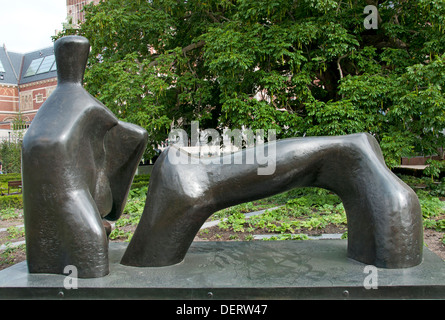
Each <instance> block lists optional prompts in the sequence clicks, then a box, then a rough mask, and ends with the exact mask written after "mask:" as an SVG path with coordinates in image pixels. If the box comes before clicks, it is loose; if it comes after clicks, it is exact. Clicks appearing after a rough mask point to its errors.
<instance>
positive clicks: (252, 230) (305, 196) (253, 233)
mask: <svg viewBox="0 0 445 320" xmlns="http://www.w3.org/2000/svg"><path fill="white" fill-rule="evenodd" d="M402 178H403V179H404V180H405V181H406V182H407V183H408V184H409V185H410V186H411V187H412V188H413V189H414V190H415V191H416V192H417V194H418V196H419V201H420V203H421V206H422V214H423V217H424V227H425V228H424V243H425V245H426V246H428V248H429V249H430V250H431V251H433V252H434V253H436V254H437V255H438V256H440V257H441V258H442V259H443V260H445V238H444V235H445V202H444V201H443V200H444V196H445V194H444V191H443V189H444V188H443V184H444V182H443V181H442V182H441V183H440V184H431V183H430V182H429V181H428V179H426V178H415V177H408V176H404V177H402ZM140 184H141V185H145V186H140V185H137V187H135V188H132V189H131V190H130V194H129V197H128V202H127V205H126V207H125V210H124V214H123V215H122V217H121V218H120V219H119V220H118V221H116V222H115V223H114V224H113V230H112V232H111V234H110V241H114V242H123V241H130V239H131V237H132V235H133V233H134V231H135V229H136V226H137V224H138V222H139V219H140V217H141V215H142V212H143V209H144V206H145V196H146V193H147V184H148V182H147V181H144V182H141V183H140ZM420 186H421V187H420ZM441 200H442V201H441ZM259 210H265V212H261V214H257V215H253V216H250V217H248V216H247V214H248V213H252V212H257V211H259ZM22 212H23V210H22V209H2V210H0V215H1V216H0V230H1V229H4V231H2V232H0V245H1V244H5V243H7V242H10V243H14V242H18V241H22V240H23V234H22V233H21V232H20V228H17V226H20V225H22V224H23V216H22ZM207 222H212V224H213V226H210V227H208V228H204V229H201V230H200V231H199V232H198V234H197V235H196V237H195V241H264V240H257V238H258V237H259V236H264V235H266V236H268V237H269V239H268V240H289V239H292V240H306V239H311V238H313V237H316V236H320V235H323V234H325V235H326V234H336V235H338V236H340V235H342V236H343V238H346V237H347V221H346V215H345V212H344V208H343V205H342V203H341V201H340V199H339V198H338V197H337V196H336V195H335V194H332V193H330V192H328V191H326V190H323V189H316V188H301V189H294V190H291V191H288V192H285V193H282V194H279V195H276V196H273V197H269V198H266V199H262V200H258V201H253V202H248V203H244V204H240V205H237V206H234V207H230V208H227V209H224V210H221V211H218V212H216V213H215V214H213V215H212V216H211V217H210V218H209V219H208V221H207ZM8 228H11V229H9V232H7V231H6V229H8ZM22 230H23V229H22ZM270 237H271V238H270ZM307 241H313V240H307ZM314 241H315V240H314ZM23 260H25V246H24V245H20V246H18V247H10V248H8V249H7V250H3V251H2V252H1V253H0V270H1V269H4V268H6V267H9V266H10V265H12V264H15V263H18V262H21V261H23Z"/></svg>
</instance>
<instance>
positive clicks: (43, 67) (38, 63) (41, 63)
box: [25, 54, 57, 77]
mask: <svg viewBox="0 0 445 320" xmlns="http://www.w3.org/2000/svg"><path fill="white" fill-rule="evenodd" d="M56 69H57V66H56V58H55V56H54V55H53V54H52V55H50V56H46V57H43V58H38V59H34V60H32V61H31V64H30V65H29V67H28V70H26V73H25V77H30V76H34V75H36V74H41V73H46V72H50V71H55V70H56Z"/></svg>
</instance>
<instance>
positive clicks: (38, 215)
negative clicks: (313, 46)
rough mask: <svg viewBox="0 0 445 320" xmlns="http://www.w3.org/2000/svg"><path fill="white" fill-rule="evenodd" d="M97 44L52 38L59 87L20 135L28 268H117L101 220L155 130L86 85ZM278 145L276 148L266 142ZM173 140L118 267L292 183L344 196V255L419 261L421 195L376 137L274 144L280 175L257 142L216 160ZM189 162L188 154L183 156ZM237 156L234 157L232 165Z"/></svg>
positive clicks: (170, 247) (164, 252)
mask: <svg viewBox="0 0 445 320" xmlns="http://www.w3.org/2000/svg"><path fill="white" fill-rule="evenodd" d="M88 53H89V42H88V40H87V39H85V38H83V37H79V36H68V37H64V38H61V39H59V40H58V41H56V43H55V55H56V59H57V67H58V86H57V89H56V90H55V91H54V93H53V94H52V95H51V96H50V97H49V98H48V100H47V101H46V102H45V104H44V105H43V106H42V107H41V108H40V110H39V112H38V113H37V116H36V117H35V119H34V120H33V122H32V124H31V126H30V128H29V129H28V132H27V133H26V135H25V137H24V141H23V161H22V166H23V173H22V175H23V178H22V179H23V200H24V215H25V228H26V245H27V261H28V269H29V271H30V272H31V273H59V274H62V273H63V270H64V268H65V267H66V266H67V265H74V266H76V267H77V269H78V276H79V277H84V278H87V277H101V276H104V275H106V274H107V273H108V272H109V267H108V240H107V234H106V233H107V231H106V230H107V228H106V227H105V226H104V225H106V223H105V222H104V221H105V220H116V219H118V218H119V216H120V215H121V213H122V210H123V207H124V205H125V201H126V196H127V194H128V190H129V187H130V184H131V182H132V179H133V176H134V173H135V171H136V168H137V165H138V163H139V161H140V159H141V157H142V154H143V152H144V149H145V147H146V144H147V139H148V138H147V132H146V131H145V130H144V129H142V128H140V127H138V126H136V125H133V124H128V123H123V122H121V121H119V120H118V119H117V118H116V117H115V116H114V115H113V114H112V113H111V112H110V111H109V110H108V109H107V108H106V107H105V106H103V105H102V104H101V103H100V102H99V101H98V100H96V99H95V98H93V97H92V96H90V95H89V94H88V93H87V92H86V91H85V90H84V89H83V88H82V80H83V74H84V70H85V65H86V61H87V58H88ZM264 148H265V152H266V153H268V154H269V153H270V152H272V145H271V144H265V145H264ZM181 152H182V151H181V150H179V149H178V148H177V147H175V146H172V147H169V148H168V149H167V150H166V151H164V152H163V153H162V154H161V155H160V157H159V158H158V160H157V161H156V164H155V167H154V169H153V173H152V176H151V181H150V185H149V190H148V194H147V202H146V205H145V209H144V212H143V215H142V218H141V220H140V222H139V225H138V227H137V230H136V232H135V234H134V236H133V238H132V240H131V242H130V244H129V246H128V248H127V250H126V252H125V254H124V256H123V258H122V261H121V263H122V264H124V265H130V266H139V267H156V266H167V265H172V264H176V263H179V262H181V261H182V260H183V259H184V257H185V255H186V253H187V250H188V248H189V247H190V244H191V243H192V241H193V238H194V236H195V235H196V233H197V232H198V230H199V228H200V227H201V225H202V224H203V223H204V222H205V220H206V219H207V218H208V217H209V216H210V215H211V214H212V213H214V212H215V211H217V210H220V209H222V208H225V207H228V206H231V205H235V204H238V203H242V202H247V201H251V200H254V199H259V198H263V197H266V196H270V195H273V194H276V193H280V192H284V191H286V190H289V189H292V188H296V187H305V186H313V187H322V188H326V189H329V190H332V191H333V192H335V193H337V194H338V195H339V196H340V198H341V199H342V201H343V203H344V207H345V209H346V214H347V219H348V256H349V257H350V258H352V259H354V260H357V261H360V262H363V263H366V264H373V265H376V266H378V267H386V268H405V267H411V266H415V265H417V264H419V263H420V262H421V261H422V245H423V235H422V233H423V228H422V217H421V211H420V205H419V201H418V199H417V196H416V194H415V193H414V192H413V190H411V189H410V188H409V187H408V186H407V185H405V184H404V183H403V182H402V181H401V180H400V179H398V178H397V177H396V176H395V175H394V174H392V173H391V171H390V170H389V169H388V168H387V167H386V165H385V162H384V159H383V156H382V153H381V151H380V148H379V145H378V143H377V141H376V140H375V139H374V138H373V137H372V136H371V135H369V134H354V135H348V136H339V137H305V138H293V139H285V140H280V141H277V142H276V144H275V143H274V144H273V152H274V159H273V161H274V172H271V173H270V174H266V175H259V174H258V170H259V168H260V167H261V164H262V163H261V162H260V161H258V159H256V161H255V162H253V163H247V162H241V163H237V162H235V161H233V159H234V158H235V157H236V158H237V159H240V158H246V157H247V156H248V153H249V152H251V149H244V150H242V151H239V152H237V153H234V154H231V155H225V156H223V157H222V158H220V161H214V162H212V161H210V162H209V163H206V164H205V163H199V162H194V161H189V162H188V163H186V164H181V163H174V161H173V160H174V157H175V155H177V154H178V153H179V154H181ZM184 157H185V158H188V157H190V156H189V155H184ZM233 163H237V164H235V165H233Z"/></svg>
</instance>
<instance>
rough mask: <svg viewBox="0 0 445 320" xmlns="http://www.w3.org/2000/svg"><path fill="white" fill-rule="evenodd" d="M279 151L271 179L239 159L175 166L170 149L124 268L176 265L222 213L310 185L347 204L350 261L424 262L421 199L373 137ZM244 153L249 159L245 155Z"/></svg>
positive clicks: (296, 143) (282, 145) (317, 141)
mask: <svg viewBox="0 0 445 320" xmlns="http://www.w3.org/2000/svg"><path fill="white" fill-rule="evenodd" d="M275 147H276V164H275V165H276V170H275V172H274V173H273V174H272V175H258V174H257V169H258V167H259V166H258V164H233V163H234V161H222V163H231V164H227V165H225V164H207V165H204V164H199V163H198V164H174V161H173V159H170V157H171V156H172V155H174V154H175V152H171V151H172V149H167V150H165V151H164V152H163V153H162V154H161V156H160V157H159V158H158V160H157V161H156V164H155V167H154V170H153V173H152V175H151V179H150V185H149V190H148V195H147V202H146V206H145V209H144V212H143V214H142V218H141V220H140V222H139V225H138V227H137V229H136V232H135V234H134V236H133V238H132V240H131V242H130V244H129V246H128V248H127V251H126V252H125V254H124V256H123V258H122V261H121V263H122V264H125V265H131V266H142V267H148V266H167V265H172V264H176V263H178V262H180V261H182V260H183V259H184V257H185V254H186V252H187V250H188V248H189V246H190V244H191V243H192V241H193V239H194V237H195V235H196V233H197V232H198V231H199V229H200V227H201V226H202V224H203V223H204V222H205V220H206V219H207V218H208V217H209V216H210V215H211V214H212V213H214V212H215V211H217V210H220V209H222V208H225V207H228V206H231V205H235V204H239V203H243V202H247V201H252V200H255V199H259V198H263V197H266V196H270V195H274V194H277V193H280V192H284V191H286V190H290V189H292V188H295V187H306V186H313V187H321V188H326V189H329V190H332V191H333V192H335V193H336V194H338V195H339V196H340V198H341V199H342V201H343V204H344V207H345V210H346V214H347V220H348V256H349V257H350V258H352V259H355V260H357V261H360V262H363V263H366V264H372V265H375V266H377V267H385V268H405V267H411V266H415V265H417V264H419V263H420V262H421V261H422V246H423V228H422V217H421V210H420V205H419V201H418V198H417V196H416V194H415V193H414V191H413V190H411V189H410V188H409V187H408V186H407V185H406V184H405V183H403V182H402V181H401V180H400V179H398V178H397V177H396V176H395V175H394V174H393V173H392V172H391V171H390V170H389V169H388V168H387V167H386V165H385V162H384V159H383V156H382V154H381V151H380V148H379V145H378V143H377V141H376V140H375V139H374V138H373V137H372V136H371V135H368V134H354V135H349V136H340V137H305V138H294V139H286V140H281V141H277V142H276V146H275ZM170 148H175V147H174V146H173V147H170ZM173 151H174V150H173ZM177 152H181V151H179V150H178V151H177ZM241 152H243V153H244V156H245V153H246V150H244V151H241ZM266 152H267V151H266ZM234 156H235V155H234V154H232V155H227V156H226V157H234Z"/></svg>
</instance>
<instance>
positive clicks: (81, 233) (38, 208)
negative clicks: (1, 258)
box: [22, 36, 147, 278]
mask: <svg viewBox="0 0 445 320" xmlns="http://www.w3.org/2000/svg"><path fill="white" fill-rule="evenodd" d="M89 50H90V44H89V41H88V40H87V39H86V38H84V37H79V36H68V37H63V38H61V39H59V40H57V41H56V42H55V44H54V51H55V56H56V62H57V73H58V85H57V88H56V90H55V91H54V92H53V94H52V95H51V96H50V97H49V98H48V99H47V101H46V102H45V103H44V105H43V106H42V107H41V108H40V109H39V111H38V113H37V115H36V117H35V119H34V120H33V122H32V124H31V126H30V128H29V129H28V131H27V133H26V135H25V137H24V140H23V153H22V158H23V160H22V166H23V173H22V175H23V177H22V178H23V202H24V217H25V228H26V249H27V250H26V253H27V261H28V269H29V271H30V272H31V273H59V274H62V273H63V270H64V268H65V267H66V266H67V265H74V266H76V267H77V269H78V276H79V277H82V278H88V277H101V276H104V275H106V274H107V273H108V272H109V266H108V239H107V234H106V231H105V227H104V225H106V223H103V219H107V220H116V219H117V218H119V216H120V215H121V213H122V210H123V208H124V205H125V201H126V197H127V194H128V191H129V188H130V185H131V182H132V180H133V176H134V173H135V171H136V169H137V165H138V164H139V161H140V159H141V157H142V154H143V152H144V150H145V147H146V143H147V132H146V131H145V130H144V129H142V128H140V127H138V126H136V125H133V124H128V123H123V122H121V121H119V120H118V119H117V118H116V117H115V116H114V115H113V113H112V112H111V111H110V110H108V109H107V108H106V107H105V106H103V105H102V104H101V103H100V102H99V101H98V100H96V99H95V98H94V97H92V96H91V95H89V94H88V93H87V92H86V91H85V90H84V89H83V87H82V81H83V75H84V71H85V66H86V62H87V59H88V54H89Z"/></svg>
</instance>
